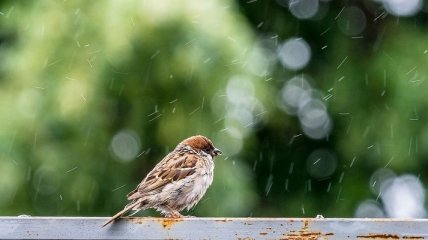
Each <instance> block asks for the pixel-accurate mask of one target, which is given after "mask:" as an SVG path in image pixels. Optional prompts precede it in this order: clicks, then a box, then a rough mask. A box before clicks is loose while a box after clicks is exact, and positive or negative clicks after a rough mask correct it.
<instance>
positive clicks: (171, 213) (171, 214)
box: [164, 206, 183, 218]
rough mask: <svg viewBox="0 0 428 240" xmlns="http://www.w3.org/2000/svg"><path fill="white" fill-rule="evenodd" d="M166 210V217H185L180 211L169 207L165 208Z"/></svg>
mask: <svg viewBox="0 0 428 240" xmlns="http://www.w3.org/2000/svg"><path fill="white" fill-rule="evenodd" d="M165 210H167V211H165V212H164V213H165V217H167V218H182V217H183V215H181V214H180V212H179V211H177V210H174V209H172V208H170V207H168V206H165Z"/></svg>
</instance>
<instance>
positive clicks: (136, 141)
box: [110, 129, 141, 162]
mask: <svg viewBox="0 0 428 240" xmlns="http://www.w3.org/2000/svg"><path fill="white" fill-rule="evenodd" d="M110 149H111V153H112V154H113V155H114V156H115V157H116V158H117V159H118V160H121V161H125V162H128V161H131V160H134V159H135V158H136V157H137V155H138V154H139V152H140V150H141V141H140V138H139V137H138V135H137V133H135V132H134V131H132V130H129V129H124V130H121V131H119V132H118V133H116V135H114V137H113V139H112V140H111V144H110Z"/></svg>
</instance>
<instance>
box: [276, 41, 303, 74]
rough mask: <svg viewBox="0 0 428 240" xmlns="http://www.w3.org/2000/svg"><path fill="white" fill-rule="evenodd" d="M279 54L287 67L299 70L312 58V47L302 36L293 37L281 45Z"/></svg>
mask: <svg viewBox="0 0 428 240" xmlns="http://www.w3.org/2000/svg"><path fill="white" fill-rule="evenodd" d="M278 55H279V60H280V61H281V63H282V64H283V65H284V67H285V68H287V69H290V70H299V69H302V68H304V67H305V66H306V65H307V64H308V62H309V60H310V59H311V48H310V47H309V45H308V43H307V42H306V41H305V40H303V39H302V38H291V39H288V40H287V41H285V43H284V44H282V45H281V46H280V47H279V49H278Z"/></svg>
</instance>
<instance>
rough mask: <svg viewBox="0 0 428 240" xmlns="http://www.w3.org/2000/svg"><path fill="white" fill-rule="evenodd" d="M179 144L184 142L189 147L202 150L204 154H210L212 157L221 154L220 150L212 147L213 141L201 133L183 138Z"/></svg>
mask: <svg viewBox="0 0 428 240" xmlns="http://www.w3.org/2000/svg"><path fill="white" fill-rule="evenodd" d="M181 144H185V145H187V146H189V147H191V148H193V149H194V150H196V151H203V152H204V153H206V154H209V155H211V156H212V157H215V156H218V155H221V153H222V152H221V151H220V150H219V149H217V148H216V147H214V144H213V142H212V141H211V140H210V139H209V138H207V137H204V136H202V135H196V136H192V137H189V138H187V139H184V140H183V141H182V142H181V143H180V145H181Z"/></svg>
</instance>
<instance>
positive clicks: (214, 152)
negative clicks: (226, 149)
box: [213, 148, 222, 157]
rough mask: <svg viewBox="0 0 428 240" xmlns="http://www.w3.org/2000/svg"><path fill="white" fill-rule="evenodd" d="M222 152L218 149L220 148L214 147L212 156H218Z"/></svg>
mask: <svg viewBox="0 0 428 240" xmlns="http://www.w3.org/2000/svg"><path fill="white" fill-rule="evenodd" d="M221 154H222V152H221V151H220V149H218V148H214V150H213V156H214V157H215V156H218V155H221Z"/></svg>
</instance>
